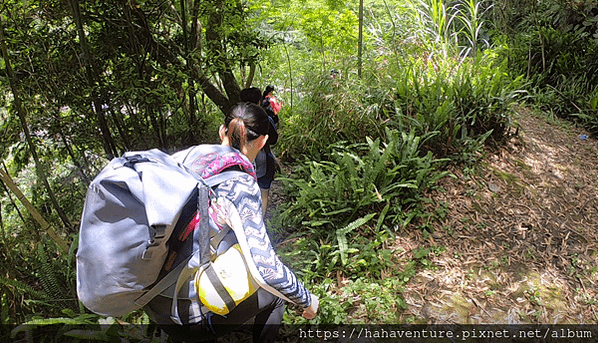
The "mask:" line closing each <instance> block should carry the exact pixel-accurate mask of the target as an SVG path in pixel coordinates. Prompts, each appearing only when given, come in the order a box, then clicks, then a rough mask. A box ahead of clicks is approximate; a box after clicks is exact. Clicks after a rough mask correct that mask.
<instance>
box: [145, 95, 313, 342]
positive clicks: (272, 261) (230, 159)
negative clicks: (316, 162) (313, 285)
mask: <svg viewBox="0 0 598 343" xmlns="http://www.w3.org/2000/svg"><path fill="white" fill-rule="evenodd" d="M270 125H271V124H270V121H269V120H268V116H267V114H266V112H265V111H264V110H263V109H262V108H261V107H260V106H258V105H254V104H252V103H248V102H244V103H239V104H236V105H235V106H233V108H232V109H231V110H230V111H229V112H228V113H227V115H226V117H225V120H224V125H221V126H220V129H219V135H220V140H221V142H222V143H221V145H217V146H212V145H199V146H195V147H192V148H190V149H187V150H185V151H182V152H179V153H176V154H174V155H173V157H174V158H175V159H177V161H181V162H182V164H183V165H184V166H186V167H188V168H191V169H192V170H193V171H195V172H196V173H198V174H199V175H203V176H204V177H206V176H209V175H210V174H212V173H217V174H218V173H220V171H222V173H227V172H228V171H227V170H242V171H244V172H245V173H243V174H242V175H240V176H236V177H234V178H232V179H228V180H227V181H224V182H223V183H221V184H220V185H218V186H217V187H215V188H214V189H213V190H214V193H215V195H214V196H215V197H216V201H215V202H212V205H211V207H210V209H209V219H210V222H209V223H210V230H211V231H212V232H211V234H210V237H212V238H211V241H212V242H213V240H214V239H215V237H217V236H218V235H219V233H220V232H226V231H223V230H225V229H227V228H230V227H234V229H233V230H234V233H235V235H234V236H236V237H235V241H237V242H238V244H239V245H240V246H241V248H243V247H248V249H245V248H243V255H244V256H246V255H247V254H249V256H250V257H249V258H245V260H246V261H248V262H247V264H248V265H250V263H249V262H251V263H253V264H252V265H253V266H255V268H254V269H255V270H256V271H259V277H257V278H255V277H254V279H255V280H256V282H258V284H259V288H258V289H257V291H255V293H253V294H252V295H251V296H249V297H248V298H247V299H245V300H243V301H241V302H240V303H239V304H237V305H236V307H234V308H233V309H232V310H231V311H230V312H228V313H227V314H226V315H224V316H223V315H219V314H216V313H214V312H211V311H207V310H206V309H205V308H204V307H203V306H202V304H201V303H197V301H196V300H195V299H193V298H191V299H190V300H187V301H179V302H178V307H179V313H180V314H181V316H180V317H181V318H180V320H181V322H182V324H183V325H177V324H175V321H173V319H171V318H172V317H171V312H170V311H169V309H170V308H171V306H172V302H173V300H172V298H169V297H166V296H162V295H159V296H157V297H156V298H154V299H153V300H152V301H151V302H150V303H149V304H148V305H147V306H146V307H145V310H146V312H147V313H148V315H149V316H150V318H151V319H152V320H153V321H155V322H156V323H158V324H159V325H160V326H161V327H162V329H163V330H164V331H165V332H166V333H167V334H168V335H170V336H171V337H172V338H173V339H175V340H181V341H185V342H199V341H206V340H215V339H217V338H218V337H221V336H223V335H225V334H226V333H228V332H231V331H233V330H234V329H235V328H236V327H238V326H240V325H242V324H244V323H246V322H247V321H248V320H250V319H251V318H254V324H253V341H254V342H274V341H275V338H276V335H277V332H278V329H279V327H280V324H281V321H282V317H283V314H284V308H285V300H286V301H290V302H292V303H294V304H296V305H298V306H300V307H302V308H303V317H305V318H306V319H313V318H315V316H316V314H317V311H318V306H319V300H318V298H317V297H316V296H315V295H313V294H311V293H310V292H309V291H308V290H307V289H306V288H305V287H304V285H303V284H302V283H301V282H300V281H299V280H298V278H297V276H296V275H295V273H294V272H292V271H291V270H290V269H289V268H288V267H287V266H285V265H284V264H283V263H282V262H281V261H280V259H279V258H278V256H277V255H276V252H275V251H274V249H273V248H272V244H271V242H270V239H269V237H268V234H267V233H266V228H265V226H264V220H263V216H262V211H261V203H260V201H259V199H260V195H259V192H258V183H257V180H256V174H255V171H254V169H253V165H252V162H253V161H254V160H255V158H256V156H257V155H258V153H259V152H260V151H261V149H262V147H263V146H264V145H265V144H266V142H267V140H268V138H269V132H270ZM206 149H207V151H212V153H210V154H207V155H206V154H204V153H203V151H205V150H206ZM214 151H216V152H214ZM239 226H242V229H239ZM229 233H230V232H229ZM222 243H230V242H225V241H224V240H223V241H222ZM222 243H221V244H219V245H218V246H217V247H215V249H217V250H219V249H221V245H222ZM233 243H234V241H233ZM186 253H188V252H186V251H182V252H181V254H180V255H182V256H183V255H185V254H186ZM249 269H251V268H249ZM252 275H253V274H252ZM259 280H262V281H263V282H264V283H263V284H262V283H260V281H259ZM194 285H195V287H198V286H197V284H196V283H194V281H193V277H190V279H189V281H188V282H186V283H185V285H184V287H183V288H182V290H183V291H184V290H185V289H186V288H185V287H187V288H192V287H194ZM283 298H284V300H283ZM164 309H167V310H166V311H164Z"/></svg>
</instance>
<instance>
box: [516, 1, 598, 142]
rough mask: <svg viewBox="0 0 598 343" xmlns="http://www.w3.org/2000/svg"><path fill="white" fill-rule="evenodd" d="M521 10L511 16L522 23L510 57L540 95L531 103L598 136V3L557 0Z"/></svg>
mask: <svg viewBox="0 0 598 343" xmlns="http://www.w3.org/2000/svg"><path fill="white" fill-rule="evenodd" d="M517 6H519V7H521V10H519V11H517V12H516V13H512V12H507V13H506V14H507V15H506V16H505V18H507V19H508V20H516V21H517V24H513V27H516V28H517V30H515V31H514V32H513V33H512V34H511V35H510V36H509V39H508V42H509V43H508V44H509V45H510V49H509V50H506V51H505V53H506V56H507V57H508V59H509V61H510V67H511V68H512V69H513V70H514V72H515V73H517V74H525V75H526V77H527V78H528V79H529V82H530V85H531V87H530V88H531V89H532V90H533V95H534V96H533V97H531V98H530V100H531V101H532V102H533V103H534V104H536V106H538V107H539V108H540V109H542V110H544V111H546V112H548V113H551V114H552V115H557V116H560V117H568V118H570V119H572V120H576V121H579V122H580V123H581V124H583V125H584V126H586V127H587V128H588V129H590V130H592V132H594V133H595V132H598V131H597V128H598V112H597V111H596V106H595V103H596V101H595V100H594V99H595V98H596V88H595V85H596V83H597V82H598V78H597V76H596V75H598V62H597V60H596V57H595V56H596V52H597V51H598V19H597V17H596V15H595V13H596V10H597V9H598V6H597V4H596V3H595V2H593V1H588V2H571V1H556V0H553V1H543V2H540V3H538V4H537V5H530V4H525V3H520V4H518V5H517ZM506 25H508V24H506ZM507 32H509V31H507Z"/></svg>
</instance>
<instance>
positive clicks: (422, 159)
mask: <svg viewBox="0 0 598 343" xmlns="http://www.w3.org/2000/svg"><path fill="white" fill-rule="evenodd" d="M385 136H386V137H387V138H386V140H387V141H386V142H384V143H383V142H382V141H381V139H380V138H376V139H374V140H372V139H370V138H367V139H366V142H364V143H355V144H346V143H339V144H335V145H334V146H332V147H331V148H332V150H331V151H330V152H329V153H328V154H326V155H325V159H324V160H322V161H306V162H304V163H303V164H302V165H301V166H300V167H299V168H298V169H297V170H296V171H295V172H294V175H293V177H292V178H283V179H282V181H283V182H284V183H285V186H286V192H287V193H288V194H290V195H291V197H292V201H290V202H289V203H288V204H287V207H286V209H285V211H283V212H282V213H281V214H280V216H279V219H278V220H279V223H285V224H286V225H291V226H303V227H305V230H303V231H301V232H300V235H308V236H309V239H302V240H301V241H300V244H303V246H302V249H301V250H302V251H312V252H313V254H314V256H313V257H314V259H312V261H315V262H313V264H312V265H309V266H305V270H306V272H308V273H315V274H316V275H317V276H320V277H321V276H326V275H328V274H329V273H331V272H333V271H334V270H335V269H338V268H339V267H343V270H347V268H345V267H347V265H348V264H353V265H354V266H357V265H359V264H362V262H365V261H368V262H369V261H374V259H375V258H379V252H378V250H379V248H380V244H378V245H368V244H367V243H365V242H363V241H361V240H359V239H358V238H359V237H366V238H367V240H370V241H375V242H380V238H381V237H383V236H384V237H387V236H388V234H392V232H393V231H394V230H396V229H398V228H399V227H401V225H406V224H407V223H408V222H409V221H410V220H411V218H413V216H415V215H417V203H418V202H419V200H420V196H421V193H422V192H423V191H424V190H425V189H426V188H428V187H430V186H432V185H433V184H434V183H435V182H436V181H437V180H438V179H439V178H441V177H443V176H445V175H446V173H441V172H437V171H436V168H437V166H438V165H439V163H442V162H444V161H443V160H438V159H434V157H433V155H432V153H425V154H423V156H420V154H421V149H420V148H421V146H422V144H424V143H425V142H426V141H427V140H428V139H430V138H432V137H433V136H434V134H433V133H430V134H427V135H425V136H423V137H420V136H417V135H415V133H413V132H411V133H406V132H399V131H397V130H391V129H387V130H386V132H385ZM411 212H413V213H411ZM374 218H377V220H376V221H375V224H372V220H373V219H374ZM349 242H351V243H349ZM364 246H365V247H369V248H368V249H367V250H360V249H362V248H363V247H364ZM357 247H360V249H358V248H357ZM368 254H369V255H368ZM366 255H368V256H369V257H367V258H364V256H366ZM358 261H362V262H359V263H357V262H358ZM382 268H383V267H382ZM349 269H351V268H349ZM354 270H355V271H356V272H358V271H359V270H360V268H355V269H354ZM316 275H312V276H316Z"/></svg>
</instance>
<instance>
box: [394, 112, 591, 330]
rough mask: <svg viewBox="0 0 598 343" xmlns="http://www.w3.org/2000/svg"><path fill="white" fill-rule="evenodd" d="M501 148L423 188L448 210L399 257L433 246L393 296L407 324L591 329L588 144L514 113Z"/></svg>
mask: <svg viewBox="0 0 598 343" xmlns="http://www.w3.org/2000/svg"><path fill="white" fill-rule="evenodd" d="M516 120H517V122H518V123H519V125H520V130H519V133H518V135H516V136H514V137H513V138H512V139H511V141H510V142H509V143H508V145H507V147H506V148H503V149H501V150H500V151H499V152H498V153H488V154H487V156H486V158H484V159H483V162H482V163H481V164H480V165H479V166H478V168H476V169H477V170H476V171H475V172H472V173H467V172H464V171H463V170H452V171H451V172H452V173H453V174H454V175H455V178H445V179H443V180H441V182H440V183H439V186H440V188H439V189H436V190H433V191H430V192H429V194H427V196H428V197H429V198H431V199H433V205H430V208H429V209H430V211H433V210H434V209H435V208H436V209H437V208H439V207H444V208H445V209H448V213H447V214H446V217H445V218H444V219H443V220H442V221H441V222H434V223H432V224H431V226H432V228H433V233H432V234H431V235H430V236H429V237H427V238H426V239H425V238H424V236H426V235H425V233H423V232H422V231H421V230H409V229H407V230H405V231H404V232H402V234H401V235H399V237H398V238H397V239H396V242H395V245H396V247H398V248H399V249H400V250H402V251H403V252H407V254H406V256H405V257H406V258H409V252H410V251H413V249H414V248H417V247H421V246H442V247H445V248H446V250H445V251H444V252H442V253H440V254H438V256H434V257H433V263H434V265H435V266H436V269H434V270H430V269H426V270H422V271H421V272H419V274H418V276H417V278H416V279H415V280H413V281H411V282H410V283H409V284H408V285H407V287H406V289H405V292H404V294H403V296H404V298H405V300H406V302H407V303H408V309H407V310H406V311H405V313H404V316H405V319H409V317H411V318H412V320H413V319H414V320H415V321H416V322H425V323H459V324H465V323H468V324H481V323H484V324H498V323H501V324H503V323H509V324H511V323H543V324H553V323H559V324H566V323H576V324H577V323H598V315H597V312H598V294H597V290H598V288H597V286H598V285H597V284H598V268H597V267H598V198H597V195H598V141H596V140H595V139H592V138H586V137H584V136H582V135H584V134H585V135H587V133H586V132H583V131H582V130H580V129H576V128H573V127H572V126H571V125H568V124H566V123H559V124H548V123H547V122H546V121H545V120H544V119H540V118H537V117H535V116H534V115H532V114H531V113H529V112H528V111H526V110H521V111H520V114H519V115H518V117H517V118H516Z"/></svg>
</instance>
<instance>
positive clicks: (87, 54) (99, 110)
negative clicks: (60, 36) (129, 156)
mask: <svg viewBox="0 0 598 343" xmlns="http://www.w3.org/2000/svg"><path fill="white" fill-rule="evenodd" d="M70 2H71V7H72V10H73V18H74V20H75V23H76V24H77V31H78V35H79V42H80V44H81V52H82V54H83V59H84V65H85V71H86V73H87V82H88V84H89V87H90V88H91V89H96V87H95V86H96V85H97V86H99V76H98V73H97V72H96V70H95V68H94V64H93V61H92V58H91V51H90V50H89V46H88V45H87V36H85V30H84V29H83V21H82V20H81V12H80V8H79V0H71V1H70ZM96 93H97V92H96V91H93V92H92V94H93V99H92V102H93V108H94V113H95V116H96V119H97V121H98V124H99V126H100V133H101V135H102V143H103V145H104V151H105V152H106V155H107V156H108V158H109V159H112V158H114V157H115V156H116V155H118V151H117V149H116V144H115V143H114V139H113V138H112V134H111V133H110V129H109V128H108V123H107V121H106V118H105V116H104V113H105V112H104V109H103V107H102V101H100V97H99V96H98V94H96ZM102 98H105V97H102Z"/></svg>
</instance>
